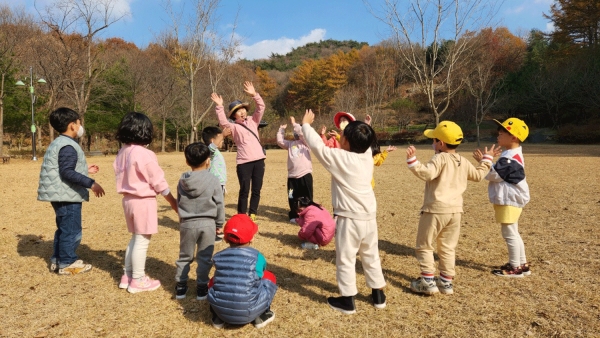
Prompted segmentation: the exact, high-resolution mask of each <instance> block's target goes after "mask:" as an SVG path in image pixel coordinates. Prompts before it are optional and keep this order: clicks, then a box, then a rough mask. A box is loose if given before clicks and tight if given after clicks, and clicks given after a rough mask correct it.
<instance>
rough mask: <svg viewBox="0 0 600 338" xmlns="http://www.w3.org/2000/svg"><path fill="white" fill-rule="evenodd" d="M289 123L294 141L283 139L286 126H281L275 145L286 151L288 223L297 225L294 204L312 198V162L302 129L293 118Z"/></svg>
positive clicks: (296, 213)
mask: <svg viewBox="0 0 600 338" xmlns="http://www.w3.org/2000/svg"><path fill="white" fill-rule="evenodd" d="M290 122H291V125H292V127H293V128H294V140H293V141H287V140H285V139H284V136H285V128H287V124H282V125H281V126H279V131H278V132H277V145H279V146H280V147H281V148H283V149H286V150H287V151H288V159H287V169H288V180H287V195H288V204H289V206H290V212H289V213H288V216H289V220H290V223H297V220H296V218H298V212H297V211H296V205H295V203H294V202H295V201H296V200H297V199H298V198H299V197H302V196H305V197H308V198H309V200H312V197H313V177H312V162H311V159H310V149H308V146H307V145H306V143H305V141H304V136H303V135H302V127H301V126H300V125H299V124H297V123H296V120H295V119H294V117H290Z"/></svg>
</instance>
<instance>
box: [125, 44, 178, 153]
mask: <svg viewBox="0 0 600 338" xmlns="http://www.w3.org/2000/svg"><path fill="white" fill-rule="evenodd" d="M139 56H140V57H141V58H142V59H143V60H137V61H136V62H138V63H139V64H140V65H141V64H143V66H144V68H145V72H146V74H145V76H144V80H143V84H142V88H143V89H142V90H141V91H140V101H141V104H142V106H143V107H144V108H145V110H146V112H147V113H148V114H149V115H153V116H156V117H158V118H159V119H160V120H161V130H162V133H161V146H160V148H161V151H162V152H164V151H165V144H166V126H167V121H168V120H171V119H177V120H181V118H177V117H178V115H180V114H178V113H179V112H180V111H181V110H182V109H181V107H180V102H181V101H182V99H183V95H182V92H183V89H184V87H185V85H183V84H182V83H181V81H180V78H179V77H178V76H177V74H176V69H174V68H173V67H172V66H171V64H170V63H169V55H168V54H167V51H166V50H164V49H163V48H162V47H160V46H158V45H150V46H149V47H148V48H147V49H146V50H145V51H144V52H143V53H142V54H141V55H139ZM174 125H175V126H176V128H177V126H178V125H179V124H177V123H175V124H174ZM176 142H177V141H176ZM177 145H178V144H176V146H177Z"/></svg>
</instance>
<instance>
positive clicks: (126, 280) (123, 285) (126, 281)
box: [119, 274, 131, 289]
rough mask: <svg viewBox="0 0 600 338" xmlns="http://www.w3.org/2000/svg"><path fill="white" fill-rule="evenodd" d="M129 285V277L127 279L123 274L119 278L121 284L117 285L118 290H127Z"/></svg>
mask: <svg viewBox="0 0 600 338" xmlns="http://www.w3.org/2000/svg"><path fill="white" fill-rule="evenodd" d="M129 284H131V277H129V276H127V275H125V274H124V275H123V276H121V282H120V283H119V289H127V288H128V287H129Z"/></svg>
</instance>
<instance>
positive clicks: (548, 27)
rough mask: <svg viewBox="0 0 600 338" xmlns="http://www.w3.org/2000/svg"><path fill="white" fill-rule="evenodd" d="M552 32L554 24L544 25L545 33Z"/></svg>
mask: <svg viewBox="0 0 600 338" xmlns="http://www.w3.org/2000/svg"><path fill="white" fill-rule="evenodd" d="M550 32H554V23H552V22H548V23H547V24H546V33H550Z"/></svg>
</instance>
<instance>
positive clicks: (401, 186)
mask: <svg viewBox="0 0 600 338" xmlns="http://www.w3.org/2000/svg"><path fill="white" fill-rule="evenodd" d="M473 148H474V146H473V145H472V144H465V145H463V146H461V147H460V148H459V152H460V153H462V154H463V155H465V156H467V157H468V158H471V157H470V153H471V151H472V150H473ZM432 153H433V152H432V150H431V148H430V147H429V146H428V145H427V146H419V147H418V152H417V156H418V157H419V158H420V159H421V160H422V161H423V160H428V159H429V158H430V156H431V155H432ZM224 155H225V159H226V161H227V165H228V176H229V182H228V184H227V188H228V194H227V195H226V198H225V200H226V213H227V216H228V217H229V216H231V215H233V214H234V213H235V210H236V203H237V193H238V183H237V177H236V174H235V154H234V153H224ZM267 155H268V158H267V162H266V163H267V164H266V168H267V169H266V170H267V173H266V175H265V183H264V186H263V189H262V198H261V203H260V209H259V217H258V223H259V229H260V230H259V234H257V236H256V237H255V240H254V243H253V245H254V246H255V247H256V248H257V249H258V250H260V251H261V252H262V253H263V254H264V255H265V257H266V258H267V261H268V268H269V269H270V270H271V271H273V272H274V273H275V275H276V276H277V279H278V284H279V290H278V291H277V294H276V296H275V299H274V302H273V304H272V309H273V311H274V312H275V314H276V318H275V321H274V322H273V323H271V324H269V325H268V326H266V327H265V328H263V329H260V330H257V329H255V328H254V327H253V326H252V325H245V326H226V327H225V329H224V330H216V329H214V328H213V327H212V326H211V324H210V314H209V311H208V305H207V303H206V302H198V301H196V300H195V292H193V291H192V290H190V291H189V292H188V298H186V299H185V300H183V301H177V300H175V298H174V288H175V282H174V275H175V264H174V263H175V260H176V259H177V255H178V244H179V234H178V220H177V215H176V213H175V212H173V211H172V210H170V209H169V208H168V204H167V203H166V202H165V201H164V199H163V198H161V197H160V198H159V233H158V234H157V235H155V236H154V237H153V238H152V242H151V243H150V248H149V251H148V259H147V264H146V272H147V274H149V275H150V276H151V277H153V278H158V279H160V280H161V282H162V287H161V288H160V289H158V290H157V291H155V292H146V293H138V294H135V295H134V294H129V293H127V292H126V291H125V290H120V289H119V288H118V286H117V285H118V283H119V279H120V277H121V274H122V272H123V270H122V269H123V256H124V249H125V247H126V245H127V243H128V241H129V238H130V235H129V234H128V232H127V230H126V225H125V221H124V218H123V211H122V208H121V197H120V196H119V195H118V194H116V192H115V183H114V174H113V171H112V162H113V160H114V156H112V157H111V156H108V157H91V158H88V163H94V164H98V165H99V166H100V172H99V173H98V174H96V175H94V178H95V179H96V180H97V182H98V183H99V184H101V185H102V186H103V187H104V189H105V190H106V192H107V194H106V196H105V197H102V198H99V199H98V198H95V197H92V198H91V201H90V202H89V203H85V204H84V207H83V228H84V230H83V240H82V242H81V246H80V247H79V249H78V254H79V256H80V258H81V259H83V260H84V261H86V262H89V263H91V264H92V265H93V266H94V268H93V270H92V271H91V272H89V273H87V274H82V275H76V276H59V275H56V274H53V273H50V272H49V271H48V266H49V262H48V260H49V258H50V255H51V253H52V239H53V236H54V231H55V227H56V226H55V223H54V212H53V210H52V207H51V206H50V203H42V202H38V201H36V189H37V184H38V176H39V167H40V165H41V158H40V161H38V162H32V161H29V160H25V159H23V160H14V159H13V160H12V161H11V162H10V164H3V165H1V166H0V215H1V220H2V221H1V225H0V264H1V265H0V266H1V267H2V268H1V272H2V273H1V275H0V281H1V282H0V323H1V324H0V336H2V337H17V336H19V337H20V336H23V337H59V336H60V337H62V336H76V337H94V336H106V337H138V336H156V337H172V336H200V335H202V336H209V337H230V336H247V337H262V336H268V337H291V336H298V337H400V336H409V337H411V336H413V337H414V336H435V337H467V336H469V337H479V336H487V337H506V336H509V337H512V336H516V337H522V336H532V337H548V336H556V337H594V336H595V337H599V336H600V309H599V306H600V295H599V291H600V290H599V286H598V285H599V283H598V271H600V241H599V233H600V232H599V231H598V229H597V227H598V225H599V224H600V183H599V177H600V175H598V167H600V148H599V147H598V146H562V145H529V144H525V145H524V155H525V161H526V173H527V180H528V182H529V185H530V189H531V196H532V200H531V202H530V203H529V204H528V205H527V207H526V208H525V209H524V212H523V214H522V216H521V219H520V222H519V225H520V230H521V234H522V237H523V240H524V241H525V248H526V251H527V255H528V260H529V261H530V262H531V265H532V271H533V274H532V275H531V276H530V277H526V278H524V279H504V278H500V277H496V276H493V275H492V274H491V273H490V270H491V269H492V268H493V267H496V266H499V265H502V264H504V263H506V261H507V251H506V245H505V243H504V241H503V239H502V237H501V235H500V228H499V225H497V224H495V223H494V216H493V209H492V206H491V205H490V204H489V202H488V200H487V184H486V183H484V182H482V183H473V182H471V183H469V187H468V190H467V191H466V192H465V194H464V201H465V213H464V216H463V222H462V224H463V227H462V232H461V239H460V242H459V246H458V253H457V277H456V280H455V286H454V289H455V294H454V295H450V296H445V295H437V296H433V297H425V296H420V295H415V294H413V293H411V292H410V291H409V289H408V286H409V283H410V280H411V279H412V278H414V277H416V276H417V275H418V273H419V270H418V265H417V261H416V260H415V258H414V254H413V247H414V242H415V236H416V227H417V222H418V218H419V208H420V206H421V203H422V198H423V188H424V182H422V181H420V180H418V179H417V178H416V177H415V176H414V175H413V174H412V173H411V172H410V171H409V170H408V169H407V168H406V164H405V153H404V149H403V147H402V148H401V149H399V150H398V151H397V152H394V153H392V154H391V155H390V156H389V157H388V160H387V161H386V162H385V163H384V164H383V166H381V167H378V168H375V179H376V187H375V193H376V196H377V202H378V212H377V215H378V216H377V220H378V226H379V249H380V255H381V259H382V266H383V270H384V274H385V278H386V281H387V283H388V285H387V288H386V294H387V297H388V298H387V308H386V309H384V310H376V309H375V308H374V307H373V306H372V305H371V303H370V289H368V288H367V287H366V285H365V280H364V276H363V274H362V269H361V265H360V260H359V261H358V262H357V275H358V277H357V284H358V288H359V295H358V296H357V301H356V306H357V313H356V314H354V315H349V316H348V315H344V314H341V313H339V312H336V311H333V310H331V309H329V307H328V306H327V303H326V297H328V296H331V295H337V294H338V289H337V285H336V281H335V251H334V247H333V244H330V245H329V246H327V247H324V248H321V249H319V250H316V251H304V250H302V249H301V248H300V241H299V240H298V238H297V235H296V234H297V231H298V229H297V227H296V226H293V225H291V224H289V223H288V220H287V211H288V210H287V197H286V188H285V186H286V177H287V172H286V153H285V152H284V151H282V150H269V151H268V152H267ZM158 159H159V161H160V164H161V166H162V168H163V169H164V170H165V172H166V176H167V180H168V181H169V183H170V186H171V188H172V189H175V188H176V184H177V181H178V179H179V176H180V174H181V173H182V172H183V171H186V170H187V167H186V166H185V160H184V157H183V155H182V154H181V153H179V154H174V153H170V154H159V155H158ZM313 175H314V188H315V197H314V198H315V200H316V201H318V202H321V203H322V204H323V205H324V206H326V207H327V208H329V209H330V210H331V196H330V176H329V174H328V173H327V172H326V171H325V170H324V168H323V167H322V166H321V165H320V164H319V163H317V162H316V161H314V172H313ZM225 246H226V244H224V243H221V244H217V246H216V250H221V249H223V248H225ZM194 266H195V263H194V265H193V266H192V271H194ZM190 277H191V281H190V285H193V283H195V274H194V272H192V275H191V276H190Z"/></svg>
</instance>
